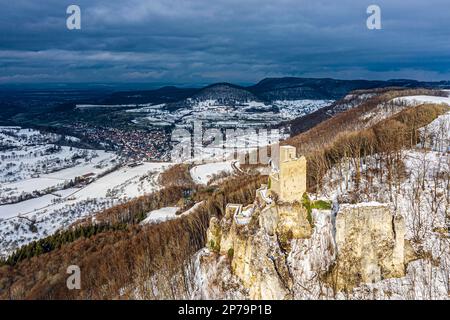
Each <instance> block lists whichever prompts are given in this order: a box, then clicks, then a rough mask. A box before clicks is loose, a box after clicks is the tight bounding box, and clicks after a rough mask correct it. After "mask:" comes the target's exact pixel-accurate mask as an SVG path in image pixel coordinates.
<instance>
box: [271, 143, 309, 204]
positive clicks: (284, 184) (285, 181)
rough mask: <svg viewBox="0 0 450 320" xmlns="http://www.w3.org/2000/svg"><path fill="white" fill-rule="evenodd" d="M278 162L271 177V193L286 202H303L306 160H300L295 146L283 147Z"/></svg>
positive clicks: (273, 167)
mask: <svg viewBox="0 0 450 320" xmlns="http://www.w3.org/2000/svg"><path fill="white" fill-rule="evenodd" d="M277 162H278V163H274V164H272V172H271V173H270V176H269V186H270V188H269V189H270V191H271V192H273V193H276V194H277V195H278V198H279V200H281V201H284V202H294V201H301V199H302V196H303V194H304V193H305V192H306V158H305V157H303V156H302V157H300V158H298V157H297V154H296V148H295V147H293V146H281V147H280V152H279V159H278V161H277Z"/></svg>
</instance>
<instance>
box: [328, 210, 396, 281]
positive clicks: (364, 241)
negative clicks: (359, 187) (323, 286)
mask: <svg viewBox="0 0 450 320" xmlns="http://www.w3.org/2000/svg"><path fill="white" fill-rule="evenodd" d="M404 239H405V223H404V220H403V217H401V216H395V215H394V214H393V213H392V212H391V210H390V208H389V206H388V205H383V204H379V203H373V204H357V205H342V206H341V208H340V210H339V212H338V214H337V216H336V246H337V261H336V263H335V266H334V268H333V271H332V273H331V277H332V279H330V280H331V281H332V283H333V285H334V286H335V287H336V288H337V289H338V290H340V289H351V288H353V287H354V286H357V285H359V284H360V283H374V282H377V281H380V280H382V279H386V278H394V277H402V276H404V274H405V264H404V260H405V240H404Z"/></svg>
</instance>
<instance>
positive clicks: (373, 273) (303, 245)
mask: <svg viewBox="0 0 450 320" xmlns="http://www.w3.org/2000/svg"><path fill="white" fill-rule="evenodd" d="M261 191H262V190H258V193H257V197H256V200H255V203H254V204H253V205H251V206H247V207H245V208H243V207H242V206H241V205H229V206H228V207H227V210H226V214H225V216H224V217H223V218H222V219H221V220H219V219H217V218H212V219H211V222H210V227H209V230H208V235H207V237H208V239H207V241H208V249H209V252H211V254H210V257H209V258H207V259H206V258H203V261H204V262H205V261H208V263H209V264H211V263H212V262H211V261H222V263H221V264H220V265H221V266H222V267H221V270H224V268H223V265H224V263H223V261H224V259H225V260H226V261H227V262H228V263H227V265H228V268H229V272H230V274H232V275H233V277H235V278H233V279H235V281H237V282H239V283H240V285H241V286H242V288H241V289H240V290H239V294H240V296H241V297H242V296H244V297H245V298H249V299H291V298H293V299H303V298H318V299H320V298H323V297H333V296H335V295H336V294H337V293H338V292H341V291H346V292H351V290H352V289H353V288H355V287H358V286H360V285H362V284H364V283H375V282H379V281H381V280H383V279H389V278H398V277H402V276H404V275H405V265H406V264H407V263H408V262H409V261H410V260H411V254H410V253H408V252H409V251H408V246H407V241H405V223H404V221H403V218H402V216H400V215H395V214H394V213H393V211H392V210H391V208H390V207H389V205H385V204H381V203H361V204H356V205H348V204H346V205H341V206H340V208H339V210H335V211H334V212H333V211H332V210H316V209H314V210H313V212H312V217H311V216H310V219H308V212H307V210H306V209H305V208H304V207H303V206H302V204H299V203H286V202H283V203H275V202H274V201H268V199H267V198H265V197H264V196H260V195H258V194H259V193H261ZM262 194H263V195H264V194H265V193H264V192H263V193H262ZM311 219H312V220H313V221H312V222H313V223H311V222H310V221H309V220H311ZM206 256H207V255H206ZM214 257H216V258H214ZM218 257H219V258H218ZM217 259H219V260H217ZM216 263H217V262H216ZM204 268H205V267H203V269H204ZM209 270H210V269H209ZM221 272H223V271H221ZM216 278H218V279H220V278H221V277H216ZM218 281H219V280H218ZM220 281H221V280H220ZM221 286H222V287H223V284H222V285H221ZM215 291H216V292H219V291H220V290H218V289H215ZM219 298H220V297H219Z"/></svg>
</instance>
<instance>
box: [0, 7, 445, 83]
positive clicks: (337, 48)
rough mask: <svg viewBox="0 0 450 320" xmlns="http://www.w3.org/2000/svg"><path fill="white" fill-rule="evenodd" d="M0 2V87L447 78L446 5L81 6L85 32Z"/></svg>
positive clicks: (48, 12) (57, 11)
mask: <svg viewBox="0 0 450 320" xmlns="http://www.w3.org/2000/svg"><path fill="white" fill-rule="evenodd" d="M1 2H5V3H1V5H2V9H3V10H2V12H1V13H0V15H1V19H0V65H1V66H2V68H1V69H0V82H2V83H8V82H39V81H45V82H52V81H54V82H116V81H136V82H159V83H168V84H170V83H181V82H192V83H194V84H195V83H205V82H212V81H233V82H252V81H257V80H259V79H261V78H262V77H267V76H283V75H286V76H330V77H331V76H333V77H339V78H370V79H374V78H378V79H383V78H384V79H385V78H395V77H402V78H404V77H407V78H418V79H426V80H441V79H450V55H449V52H450V43H449V41H448V39H449V38H450V37H449V36H450V10H449V9H450V3H448V1H447V0H430V1H427V2H425V1H419V0H411V1H408V2H405V1H402V0H378V1H372V0H370V1H369V0H358V1H353V0H352V1H350V0H341V1H332V0H316V1H313V0H310V1H307V0H278V1H273V0H240V1H238V0H214V1H211V0H152V1H146V0H128V1H119V0H110V1H99V0H89V1H88V0H78V1H74V3H76V4H78V5H80V7H81V9H82V30H81V31H69V30H67V29H66V28H65V19H66V14H65V9H66V7H67V6H68V5H69V4H72V1H66V0H63V1H61V0H42V1H29V0H28V1H26V0H15V1H3V0H2V1H1ZM373 2H376V3H377V4H378V5H380V7H381V9H382V19H383V20H382V23H383V30H380V31H369V30H367V28H366V27H365V21H366V18H367V14H366V8H367V6H368V5H369V4H372V3H373Z"/></svg>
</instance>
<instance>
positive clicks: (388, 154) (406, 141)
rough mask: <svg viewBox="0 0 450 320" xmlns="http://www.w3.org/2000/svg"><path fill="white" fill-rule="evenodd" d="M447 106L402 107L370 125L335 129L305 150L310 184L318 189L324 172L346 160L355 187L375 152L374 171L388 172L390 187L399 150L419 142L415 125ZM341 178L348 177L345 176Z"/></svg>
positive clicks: (397, 168) (397, 173) (397, 170)
mask: <svg viewBox="0 0 450 320" xmlns="http://www.w3.org/2000/svg"><path fill="white" fill-rule="evenodd" d="M448 110H449V108H448V106H445V105H432V104H427V105H420V106H417V107H412V108H410V109H405V110H403V111H401V112H399V113H398V114H395V115H394V116H392V117H390V118H388V119H386V120H384V121H381V122H380V123H377V124H376V125H374V126H372V127H371V128H368V129H363V130H355V131H350V130H344V131H342V132H340V133H338V134H337V135H336V137H335V138H334V139H331V140H330V141H329V142H327V143H326V144H322V145H318V146H317V148H316V149H315V150H310V152H309V153H307V160H308V186H309V188H310V189H313V190H315V191H318V190H320V188H321V187H322V182H323V178H324V176H325V174H326V172H327V171H328V170H329V169H331V168H332V167H335V166H337V167H338V168H344V169H343V170H345V167H348V163H347V162H348V161H351V162H352V165H353V167H354V168H356V170H355V177H354V180H355V183H356V186H357V187H358V184H359V182H360V179H361V174H362V172H363V170H362V167H363V165H364V161H365V160H366V158H367V157H368V156H372V155H375V154H376V155H378V170H377V172H378V174H379V175H380V178H381V179H382V178H383V175H384V174H386V175H387V183H388V185H389V188H391V187H392V186H391V183H392V181H393V179H396V180H398V179H401V174H402V168H403V165H402V161H401V160H402V159H401V154H400V151H401V150H402V149H403V148H412V147H414V146H416V145H417V144H418V143H419V142H420V134H419V132H418V129H419V128H421V127H423V126H426V125H427V124H429V123H430V122H432V121H433V120H434V119H436V118H437V117H438V116H439V115H441V114H443V113H445V112H447V111H448ZM344 178H345V179H346V181H348V177H344ZM381 181H382V180H381Z"/></svg>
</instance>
